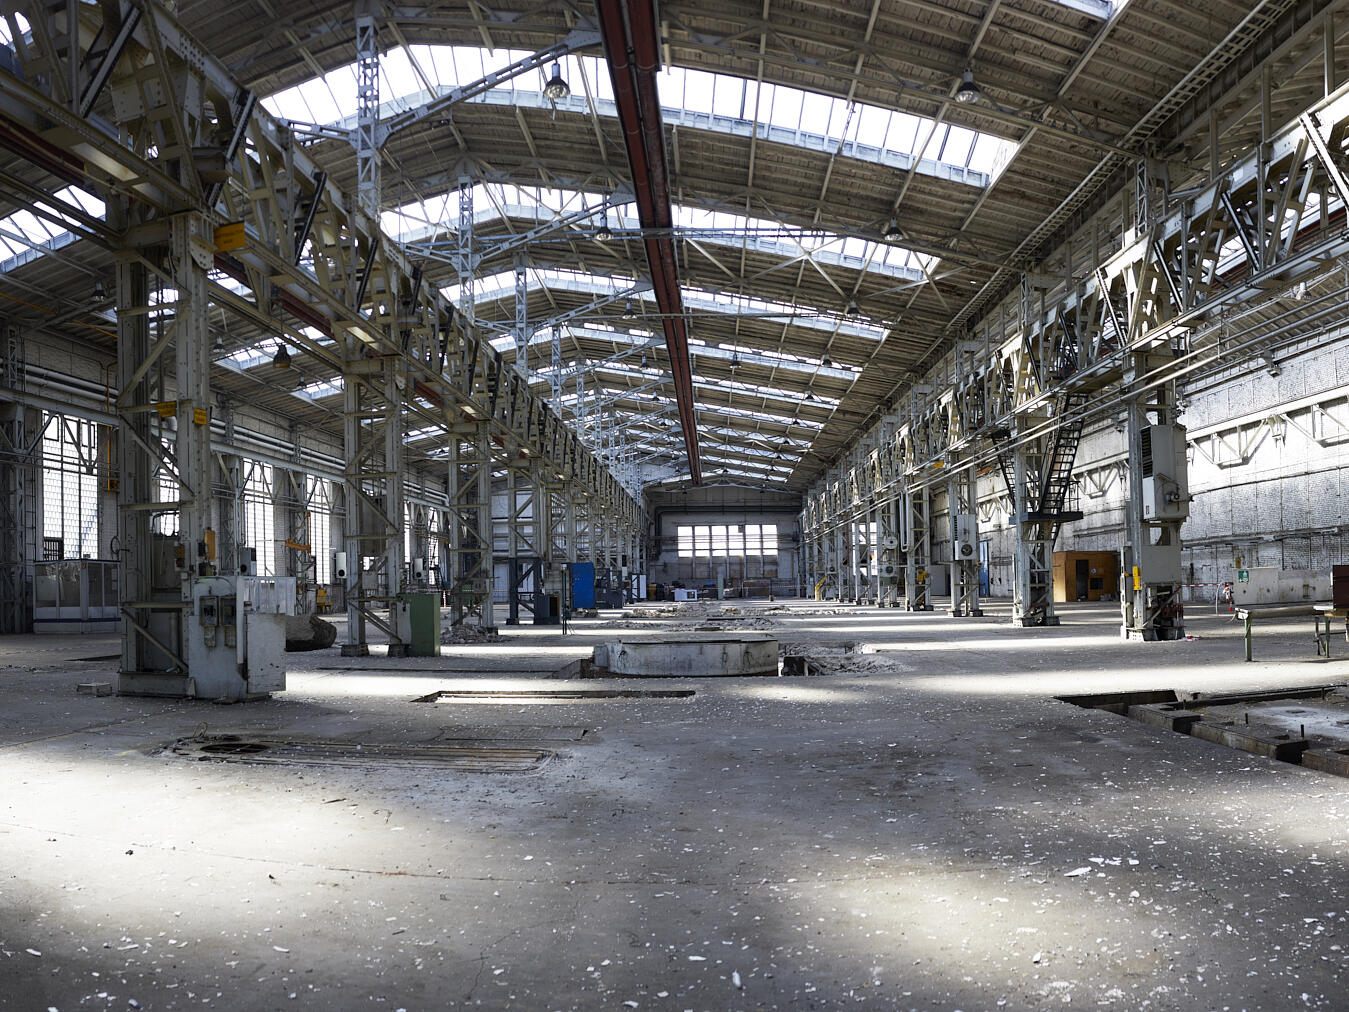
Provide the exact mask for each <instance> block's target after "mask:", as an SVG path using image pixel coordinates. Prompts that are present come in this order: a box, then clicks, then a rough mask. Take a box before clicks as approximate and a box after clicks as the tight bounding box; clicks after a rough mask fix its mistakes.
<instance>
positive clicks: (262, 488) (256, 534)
mask: <svg viewBox="0 0 1349 1012" xmlns="http://www.w3.org/2000/svg"><path fill="white" fill-rule="evenodd" d="M243 466H244V467H245V468H247V472H246V473H247V477H246V478H245V479H244V489H243V493H244V502H243V506H244V544H245V545H247V546H248V547H249V548H253V549H255V550H256V551H257V555H258V575H259V576H275V575H276V507H275V499H274V498H273V496H272V487H273V486H272V465H271V464H264V463H263V462H262V461H260V460H246V461H244V462H243Z"/></svg>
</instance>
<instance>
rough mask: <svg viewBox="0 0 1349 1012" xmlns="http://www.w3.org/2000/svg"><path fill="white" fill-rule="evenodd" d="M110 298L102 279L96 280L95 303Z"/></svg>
mask: <svg viewBox="0 0 1349 1012" xmlns="http://www.w3.org/2000/svg"><path fill="white" fill-rule="evenodd" d="M107 297H108V290H107V289H106V288H104V287H103V279H102V278H94V296H93V299H94V301H95V302H102V301H103V300H104V299H106V298H107Z"/></svg>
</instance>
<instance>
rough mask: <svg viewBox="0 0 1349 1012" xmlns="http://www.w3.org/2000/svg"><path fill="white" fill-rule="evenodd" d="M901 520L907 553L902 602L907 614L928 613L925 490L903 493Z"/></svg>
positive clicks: (929, 516)
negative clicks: (903, 523) (906, 608)
mask: <svg viewBox="0 0 1349 1012" xmlns="http://www.w3.org/2000/svg"><path fill="white" fill-rule="evenodd" d="M904 516H905V533H906V535H907V540H908V553H909V554H908V561H907V562H906V563H905V566H904V593H905V601H906V603H907V606H908V609H909V611H931V610H932V596H931V587H930V585H929V580H930V578H931V566H932V526H931V521H932V499H931V496H930V495H929V493H928V490H927V489H926V488H922V489H918V490H916V491H915V490H913V489H906V490H905V492H904Z"/></svg>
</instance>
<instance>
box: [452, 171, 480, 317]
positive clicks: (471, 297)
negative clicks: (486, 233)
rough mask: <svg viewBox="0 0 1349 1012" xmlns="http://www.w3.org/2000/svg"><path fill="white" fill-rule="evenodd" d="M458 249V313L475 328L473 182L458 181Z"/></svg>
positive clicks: (476, 281) (476, 253) (476, 256)
mask: <svg viewBox="0 0 1349 1012" xmlns="http://www.w3.org/2000/svg"><path fill="white" fill-rule="evenodd" d="M457 192H458V195H459V232H458V235H457V236H456V239H457V241H458V244H459V249H458V251H457V252H456V253H455V255H454V264H455V268H456V269H457V270H458V272H459V312H461V313H463V314H464V319H466V320H467V321H468V326H469V329H470V330H472V329H474V328H476V327H477V325H478V322H477V319H478V318H477V306H476V302H477V290H478V252H477V247H476V244H475V243H474V240H473V180H471V179H467V178H464V179H460V180H459V189H458V191H457Z"/></svg>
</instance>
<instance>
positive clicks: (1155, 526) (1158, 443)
mask: <svg viewBox="0 0 1349 1012" xmlns="http://www.w3.org/2000/svg"><path fill="white" fill-rule="evenodd" d="M1132 359H1133V361H1132V367H1131V369H1130V370H1129V371H1128V372H1127V373H1126V375H1125V382H1126V384H1128V383H1130V382H1131V381H1132V380H1133V379H1134V377H1136V376H1140V375H1143V374H1145V373H1147V372H1148V371H1149V368H1151V367H1155V366H1156V365H1158V364H1159V359H1160V357H1159V356H1157V355H1152V356H1149V355H1145V354H1137V355H1134V356H1132ZM1128 410H1129V422H1128V424H1129V504H1128V506H1127V508H1126V509H1127V514H1126V530H1127V532H1128V536H1129V544H1128V547H1127V548H1126V549H1125V553H1124V560H1123V562H1124V565H1123V566H1122V567H1121V569H1122V572H1121V575H1120V603H1121V620H1122V621H1121V626H1120V635H1121V636H1123V637H1124V638H1125V639H1132V640H1178V639H1184V637H1185V609H1184V606H1183V605H1182V604H1181V597H1180V593H1181V583H1182V582H1183V581H1182V572H1181V539H1180V529H1181V525H1182V524H1183V523H1184V521H1185V518H1186V517H1188V516H1189V511H1190V510H1189V502H1190V495H1189V480H1188V474H1187V471H1188V463H1187V457H1186V454H1187V450H1186V441H1185V428H1184V427H1183V426H1181V425H1179V424H1177V422H1176V408H1175V386H1174V384H1173V383H1164V384H1160V385H1158V386H1156V387H1154V388H1153V389H1152V390H1151V391H1149V392H1148V393H1146V394H1144V395H1142V396H1138V397H1134V398H1131V399H1130V400H1129V408H1128Z"/></svg>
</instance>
